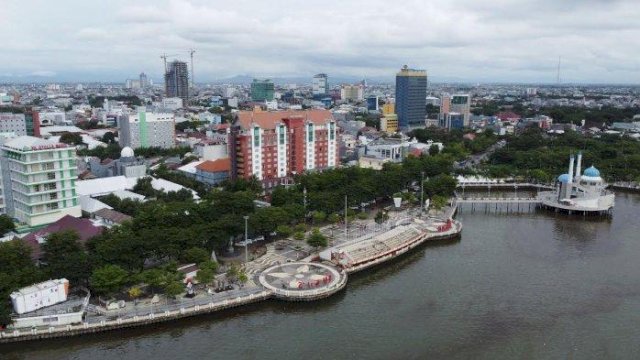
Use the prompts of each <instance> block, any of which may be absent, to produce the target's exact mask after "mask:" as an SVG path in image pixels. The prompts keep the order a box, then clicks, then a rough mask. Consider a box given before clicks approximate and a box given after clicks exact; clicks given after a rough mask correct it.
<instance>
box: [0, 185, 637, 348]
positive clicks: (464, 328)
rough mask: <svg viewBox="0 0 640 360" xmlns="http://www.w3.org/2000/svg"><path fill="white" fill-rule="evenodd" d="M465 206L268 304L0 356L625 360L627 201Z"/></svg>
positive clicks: (629, 307)
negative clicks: (539, 207) (429, 230)
mask: <svg viewBox="0 0 640 360" xmlns="http://www.w3.org/2000/svg"><path fill="white" fill-rule="evenodd" d="M480 209H482V210H480V211H479V210H478V208H476V211H475V212H471V211H470V208H465V209H463V211H462V212H461V213H460V214H459V216H458V218H459V219H460V220H462V221H463V224H464V226H465V228H464V231H463V235H462V236H461V239H460V240H459V241H454V242H449V243H445V244H437V245H428V246H426V247H423V248H420V249H418V250H416V251H414V252H413V253H411V254H408V255H407V256H405V257H403V258H401V259H399V260H398V261H396V262H394V263H391V264H388V265H383V266H382V267H380V268H377V269H374V270H370V271H367V272H365V273H362V274H357V275H354V276H352V277H351V278H350V279H349V283H348V284H347V288H346V290H345V291H344V292H342V293H340V294H338V295H336V296H334V297H332V298H330V299H326V300H323V301H320V302H315V303H305V304H299V303H286V302H279V301H269V302H265V303H262V304H256V305H251V306H247V307H243V308H238V309H233V310H230V311H227V312H224V313H219V314H212V315H208V316H204V317H199V318H193V319H185V320H181V321H176V322H172V323H166V324H160V325H155V326H152V327H146V328H140V329H132V330H125V331H116V332H111V333H103V334H96V335H91V336H83V337H79V338H68V339H58V340H49V341H44V342H31V343H25V344H17V345H10V346H3V347H0V358H2V359H47V360H51V359H91V360H99V359H110V360H111V359H158V360H161V359H171V360H174V359H183V358H190V359H212V358H216V359H218V358H219V359H236V358H237V359H301V358H306V359H321V358H322V359H360V358H366V359H424V358H430V359H439V358H442V359H470V358H473V359H514V358H517V359H565V358H569V359H603V358H615V359H637V358H639V357H640V341H639V339H640V217H639V216H638V215H640V211H639V210H640V196H637V195H631V194H618V195H617V198H616V208H615V211H614V215H613V218H612V219H610V220H595V219H592V218H591V219H590V218H587V219H586V220H585V219H583V218H582V217H577V218H569V217H567V216H562V215H556V214H553V213H545V212H525V213H515V214H513V213H509V214H505V213H497V214H496V213H493V212H491V213H485V212H484V208H480Z"/></svg>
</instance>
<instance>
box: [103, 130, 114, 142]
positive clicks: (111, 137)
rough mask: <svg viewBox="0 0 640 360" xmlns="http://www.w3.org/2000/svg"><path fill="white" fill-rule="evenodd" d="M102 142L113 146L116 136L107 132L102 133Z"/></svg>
mask: <svg viewBox="0 0 640 360" xmlns="http://www.w3.org/2000/svg"><path fill="white" fill-rule="evenodd" d="M102 142H103V143H105V144H115V143H116V135H115V134H114V133H113V132H111V131H107V132H106V133H104V135H102Z"/></svg>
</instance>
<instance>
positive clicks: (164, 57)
mask: <svg viewBox="0 0 640 360" xmlns="http://www.w3.org/2000/svg"><path fill="white" fill-rule="evenodd" d="M178 55H180V54H170V55H167V54H162V55H160V59H162V60H164V73H165V74H166V73H167V57H169V56H178Z"/></svg>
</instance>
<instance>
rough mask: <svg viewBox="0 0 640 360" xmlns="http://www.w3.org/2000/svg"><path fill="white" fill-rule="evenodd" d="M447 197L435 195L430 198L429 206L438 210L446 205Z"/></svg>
mask: <svg viewBox="0 0 640 360" xmlns="http://www.w3.org/2000/svg"><path fill="white" fill-rule="evenodd" d="M447 201H448V200H447V198H446V197H444V196H441V195H435V196H434V197H433V198H432V199H431V206H433V208H434V209H436V210H440V209H442V208H443V207H445V206H446V205H447Z"/></svg>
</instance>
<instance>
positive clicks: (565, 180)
mask: <svg viewBox="0 0 640 360" xmlns="http://www.w3.org/2000/svg"><path fill="white" fill-rule="evenodd" d="M569 180H571V179H570V178H569V174H562V175H560V176H558V181H559V182H561V183H568V182H569Z"/></svg>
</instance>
